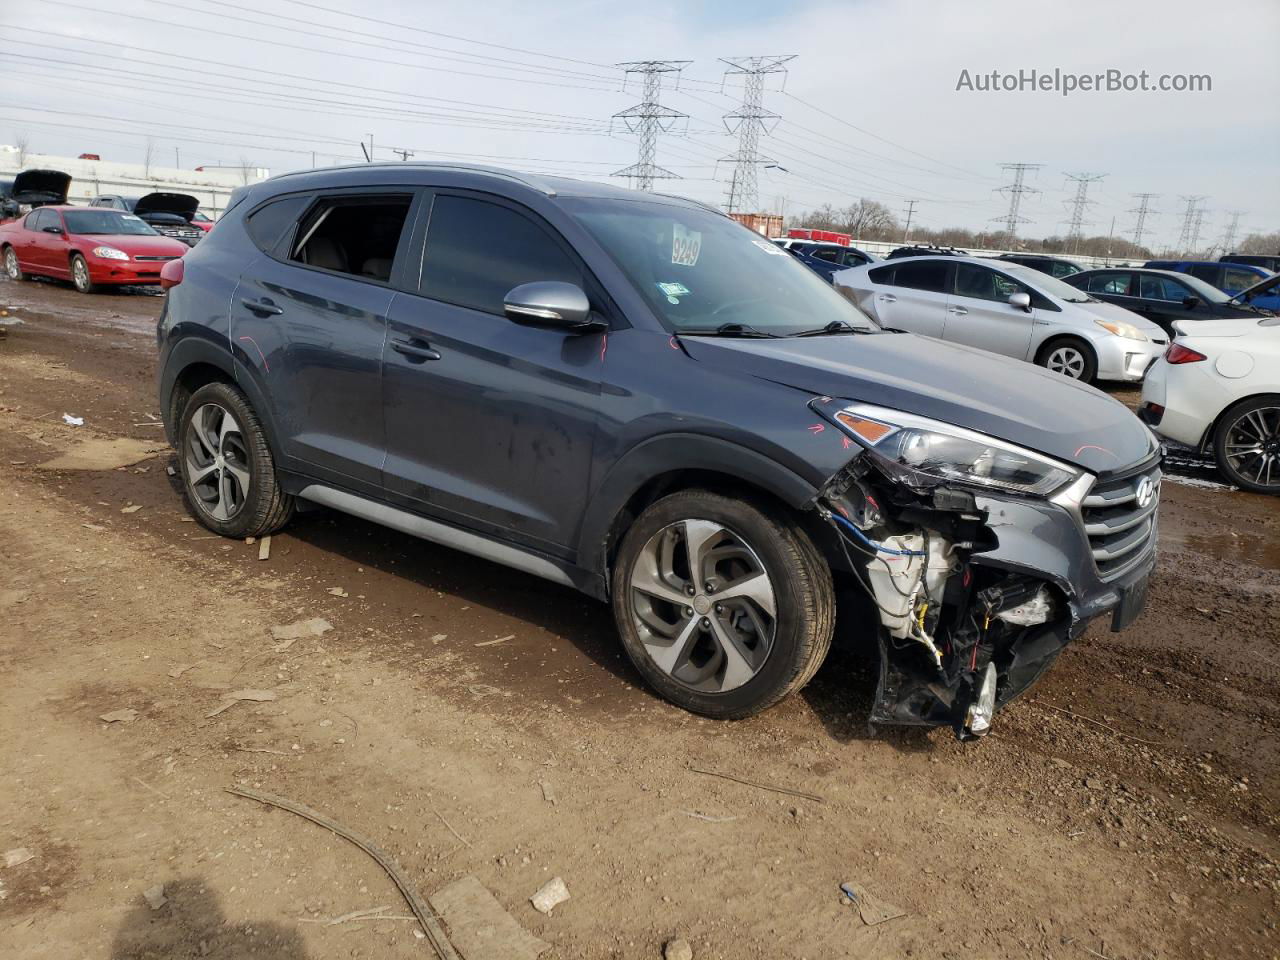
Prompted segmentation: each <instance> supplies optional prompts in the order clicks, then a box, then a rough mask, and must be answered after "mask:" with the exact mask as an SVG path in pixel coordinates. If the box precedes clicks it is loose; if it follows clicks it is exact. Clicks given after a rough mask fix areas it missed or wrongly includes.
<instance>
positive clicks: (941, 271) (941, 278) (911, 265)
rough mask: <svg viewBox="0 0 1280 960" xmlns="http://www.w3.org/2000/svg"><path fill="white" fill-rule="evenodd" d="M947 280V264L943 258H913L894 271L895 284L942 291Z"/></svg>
mask: <svg viewBox="0 0 1280 960" xmlns="http://www.w3.org/2000/svg"><path fill="white" fill-rule="evenodd" d="M946 282H947V264H946V263H945V262H944V261H942V260H912V261H909V262H907V263H904V264H902V265H901V266H900V267H898V269H897V270H896V271H895V273H894V286H897V287H909V288H910V289H912V290H928V291H929V292H931V293H942V291H943V287H944V286H945V284H946Z"/></svg>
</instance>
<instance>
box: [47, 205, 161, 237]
mask: <svg viewBox="0 0 1280 960" xmlns="http://www.w3.org/2000/svg"><path fill="white" fill-rule="evenodd" d="M62 218H63V219H64V220H66V222H67V233H81V234H88V235H90V236H92V235H94V234H110V235H114V236H151V235H154V234H155V231H154V230H152V229H151V228H150V227H149V226H147V225H146V224H145V223H144V222H143V221H142V219H141V218H140V217H136V216H134V215H133V214H132V213H124V212H123V211H121V210H67V211H65V212H64V213H63V214H62Z"/></svg>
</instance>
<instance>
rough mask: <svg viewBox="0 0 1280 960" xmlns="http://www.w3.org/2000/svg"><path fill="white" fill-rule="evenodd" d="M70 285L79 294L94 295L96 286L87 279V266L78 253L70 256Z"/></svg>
mask: <svg viewBox="0 0 1280 960" xmlns="http://www.w3.org/2000/svg"><path fill="white" fill-rule="evenodd" d="M71 283H72V285H73V286H74V287H75V288H76V290H77V291H78V292H80V293H96V292H97V290H98V285H97V284H96V283H94V282H93V281H92V280H90V279H89V264H88V262H87V261H86V260H85V258H84V257H82V256H81V255H80V254H78V253H73V254H72V255H71Z"/></svg>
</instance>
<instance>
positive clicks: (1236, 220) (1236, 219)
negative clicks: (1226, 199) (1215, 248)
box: [1222, 210, 1244, 253]
mask: <svg viewBox="0 0 1280 960" xmlns="http://www.w3.org/2000/svg"><path fill="white" fill-rule="evenodd" d="M1227 215H1228V216H1229V217H1231V220H1230V221H1229V222H1228V223H1227V229H1226V232H1225V233H1223V235H1222V252H1223V253H1230V252H1231V248H1232V247H1234V246H1235V244H1236V234H1237V233H1239V232H1240V218H1241V217H1243V216H1244V211H1243V210H1228V211H1227Z"/></svg>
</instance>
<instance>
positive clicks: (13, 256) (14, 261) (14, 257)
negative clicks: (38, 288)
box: [4, 247, 27, 280]
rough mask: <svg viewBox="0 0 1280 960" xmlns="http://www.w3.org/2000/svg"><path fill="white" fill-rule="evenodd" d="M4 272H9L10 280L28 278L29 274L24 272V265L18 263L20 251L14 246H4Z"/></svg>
mask: <svg viewBox="0 0 1280 960" xmlns="http://www.w3.org/2000/svg"><path fill="white" fill-rule="evenodd" d="M4 272H5V273H6V274H8V276H9V279H10V280H25V279H27V275H26V274H25V273H23V272H22V267H21V266H20V265H19V264H18V252H17V251H16V250H14V249H13V247H5V248H4Z"/></svg>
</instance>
